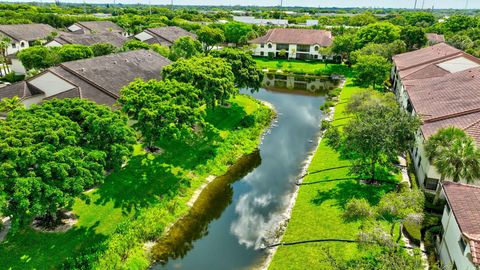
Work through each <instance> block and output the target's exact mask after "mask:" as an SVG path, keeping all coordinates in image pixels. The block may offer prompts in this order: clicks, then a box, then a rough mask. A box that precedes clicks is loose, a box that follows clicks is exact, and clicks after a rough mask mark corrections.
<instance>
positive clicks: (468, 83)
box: [391, 43, 480, 191]
mask: <svg viewBox="0 0 480 270" xmlns="http://www.w3.org/2000/svg"><path fill="white" fill-rule="evenodd" d="M393 62H394V67H393V69H392V76H391V79H392V82H393V91H394V92H395V94H396V97H397V99H398V102H399V103H400V105H401V106H402V107H403V108H404V109H405V110H406V111H408V112H410V113H411V114H413V115H417V116H419V117H420V118H421V120H422V125H421V127H420V129H419V130H418V132H417V141H416V147H415V148H414V149H412V151H411V153H412V157H413V162H414V164H415V169H416V175H417V179H418V181H419V183H420V185H421V186H422V187H423V188H425V189H426V190H432V191H433V190H436V188H437V186H438V180H439V179H440V174H439V173H438V171H437V169H436V168H435V167H434V166H432V165H431V164H430V161H429V159H428V157H427V156H426V153H425V150H424V144H425V142H426V140H427V139H428V138H429V137H430V136H431V135H433V134H435V133H436V132H437V131H438V130H439V129H440V128H445V127H450V126H454V127H458V128H461V129H463V130H465V132H466V133H467V134H469V135H471V136H472V137H473V138H474V139H475V140H476V141H477V143H480V95H479V94H478V89H480V59H478V58H476V57H473V56H471V55H469V54H467V53H465V52H463V51H460V50H458V49H456V48H453V47H451V46H449V45H447V44H445V43H439V44H437V45H434V46H431V47H427V48H423V49H420V50H416V51H413V52H408V53H404V54H400V55H396V56H394V57H393ZM447 180H449V179H447Z"/></svg>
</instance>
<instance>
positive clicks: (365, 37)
mask: <svg viewBox="0 0 480 270" xmlns="http://www.w3.org/2000/svg"><path fill="white" fill-rule="evenodd" d="M399 38H400V28H399V27H398V26H396V25H393V24H391V23H389V22H378V23H374V24H370V25H367V26H365V27H362V28H360V30H358V32H357V39H356V42H357V44H358V45H359V46H360V47H363V46H365V45H366V44H368V43H371V42H373V43H390V42H393V41H395V40H397V39H399Z"/></svg>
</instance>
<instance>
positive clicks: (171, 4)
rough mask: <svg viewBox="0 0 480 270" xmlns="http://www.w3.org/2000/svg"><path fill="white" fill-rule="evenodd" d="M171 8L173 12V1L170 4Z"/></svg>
mask: <svg viewBox="0 0 480 270" xmlns="http://www.w3.org/2000/svg"><path fill="white" fill-rule="evenodd" d="M170 7H171V9H172V10H173V0H172V1H171V2H170Z"/></svg>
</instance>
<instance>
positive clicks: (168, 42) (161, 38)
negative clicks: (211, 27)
mask: <svg viewBox="0 0 480 270" xmlns="http://www.w3.org/2000/svg"><path fill="white" fill-rule="evenodd" d="M184 36H189V37H192V38H194V39H197V35H195V34H193V33H190V32H188V31H187V30H185V29H183V28H180V27H178V26H167V27H159V28H147V29H145V30H143V32H141V33H139V34H136V35H135V38H136V39H138V40H140V41H142V42H146V43H148V44H153V43H158V44H160V45H164V46H172V45H173V43H175V41H177V40H178V39H179V38H181V37H184Z"/></svg>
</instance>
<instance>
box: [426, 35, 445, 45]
mask: <svg viewBox="0 0 480 270" xmlns="http://www.w3.org/2000/svg"><path fill="white" fill-rule="evenodd" d="M426 36H427V42H428V45H435V44H438V43H442V42H445V36H444V35H439V34H435V33H427V34H426Z"/></svg>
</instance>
